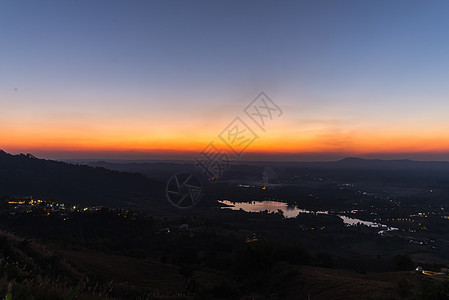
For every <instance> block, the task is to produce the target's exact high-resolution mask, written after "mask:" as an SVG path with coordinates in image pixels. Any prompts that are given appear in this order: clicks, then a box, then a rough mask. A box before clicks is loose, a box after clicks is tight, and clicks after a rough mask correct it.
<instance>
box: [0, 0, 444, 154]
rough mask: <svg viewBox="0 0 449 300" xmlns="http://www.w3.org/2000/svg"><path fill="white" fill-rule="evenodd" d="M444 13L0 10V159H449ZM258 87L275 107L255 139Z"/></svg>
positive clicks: (191, 7)
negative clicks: (234, 135)
mask: <svg viewBox="0 0 449 300" xmlns="http://www.w3.org/2000/svg"><path fill="white" fill-rule="evenodd" d="M448 16H449V2H447V1H312V0H310V1H110V0H108V1H106V0H103V1H20V0H19V1H13V0H5V1H1V2H0V103H1V110H0V112H1V118H0V149H3V150H5V151H7V152H11V153H20V152H23V153H32V154H35V155H36V156H38V157H43V158H52V159H69V158H121V159H123V158H127V159H144V158H148V159H151V158H155V159H161V158H167V159H176V158H179V159H186V158H188V157H190V156H191V155H193V154H195V153H197V152H199V151H201V150H202V149H203V148H204V147H205V146H206V145H207V144H208V143H209V142H211V141H214V142H215V144H216V145H217V146H219V147H222V148H223V149H227V148H226V145H224V144H223V143H222V142H221V141H220V139H219V137H218V135H219V134H220V133H221V132H222V131H223V130H224V129H225V128H226V127H227V126H228V125H229V124H230V122H231V121H232V120H234V119H235V118H236V117H238V116H240V117H241V118H242V119H243V120H245V122H247V124H248V125H249V126H250V127H251V129H252V130H253V131H254V132H255V133H256V134H257V135H258V137H259V138H258V139H257V140H255V141H254V142H253V143H252V144H251V145H249V146H248V148H247V149H246V150H245V153H244V155H243V156H242V159H245V158H246V159H261V160H264V159H269V160H272V159H274V160H290V159H291V160H333V159H339V158H343V157H346V156H359V157H370V158H410V159H420V160H449V18H448ZM261 91H264V92H265V93H266V94H267V95H268V96H269V97H270V98H271V99H272V100H273V101H274V102H275V103H276V104H277V105H278V106H279V107H280V108H281V109H282V111H283V113H282V115H281V116H280V117H277V118H273V120H270V121H269V122H268V123H267V126H266V131H265V132H264V131H262V130H260V128H258V127H257V126H256V125H255V124H253V123H251V122H250V121H251V120H249V119H247V118H246V117H245V113H244V109H245V107H246V106H247V105H248V104H249V103H250V102H251V101H252V100H253V99H254V98H255V97H256V96H257V95H258V94H259V93H260V92H261Z"/></svg>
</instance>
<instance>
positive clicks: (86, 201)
mask: <svg viewBox="0 0 449 300" xmlns="http://www.w3.org/2000/svg"><path fill="white" fill-rule="evenodd" d="M163 186H164V184H163V182H159V181H156V180H153V179H149V178H148V177H146V176H144V175H142V174H139V173H129V172H119V171H112V170H107V169H105V168H102V167H90V166H87V165H80V164H69V163H65V162H58V161H52V160H45V159H38V158H36V157H34V156H33V155H31V154H19V155H11V154H8V153H6V152H4V151H0V190H1V191H2V194H8V195H15V196H25V195H26V196H28V195H32V196H33V197H35V198H44V199H58V201H61V202H63V203H67V204H80V205H92V204H95V205H106V206H110V207H127V206H133V205H134V206H147V205H150V204H151V205H153V204H155V203H159V202H160V201H155V198H160V197H162V195H163V194H162V193H163Z"/></svg>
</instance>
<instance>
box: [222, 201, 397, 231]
mask: <svg viewBox="0 0 449 300" xmlns="http://www.w3.org/2000/svg"><path fill="white" fill-rule="evenodd" d="M218 202H219V203H221V204H224V205H226V206H224V207H222V209H232V210H240V209H242V210H244V211H247V212H261V211H268V212H269V213H273V212H278V211H282V213H283V214H284V216H285V217H286V218H295V217H296V216H297V215H298V214H299V213H317V214H330V213H329V212H328V211H325V210H318V211H312V210H307V209H303V208H298V207H296V206H289V205H288V204H287V203H284V202H277V201H251V202H231V201H229V200H218ZM333 215H335V216H338V217H340V218H341V219H342V220H343V223H344V224H345V225H348V226H354V225H357V224H363V225H366V226H369V227H373V228H382V229H383V230H381V231H379V234H382V233H383V232H385V231H392V230H398V228H395V227H389V226H387V225H384V224H380V223H374V222H370V221H363V220H360V219H356V218H351V217H347V216H344V215H339V214H333Z"/></svg>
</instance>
